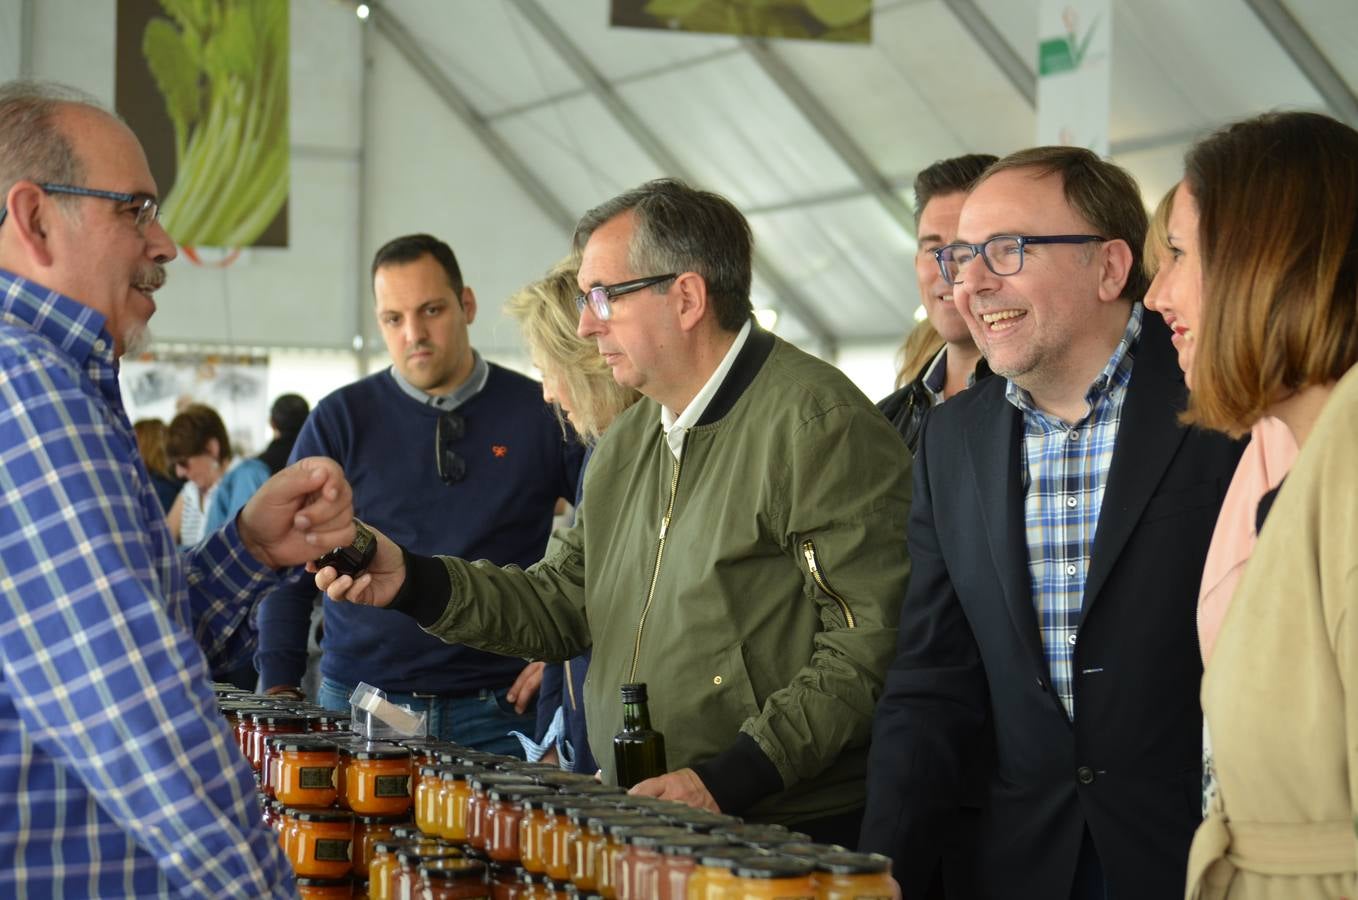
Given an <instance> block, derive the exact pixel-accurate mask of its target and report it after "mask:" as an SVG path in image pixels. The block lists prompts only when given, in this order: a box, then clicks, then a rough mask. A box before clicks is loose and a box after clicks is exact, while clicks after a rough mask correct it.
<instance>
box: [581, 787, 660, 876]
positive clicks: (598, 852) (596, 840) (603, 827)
mask: <svg viewBox="0 0 1358 900" xmlns="http://www.w3.org/2000/svg"><path fill="white" fill-rule="evenodd" d="M656 821H657V820H656V819H653V818H651V817H650V816H643V815H640V814H638V813H635V812H625V811H623V810H620V809H608V808H606V807H601V808H599V809H594V810H590V815H589V818H587V819H586V820H585V836H584V841H583V842H584V845H585V851H586V852H587V853H588V854H589V868H590V870H591V871H592V872H593V875H594V885H593V888H594V890H596V891H598V892H599V893H600V894H601V895H602V896H604V897H616V896H617V892H616V891H615V890H614V885H613V867H614V865H615V864H616V857H617V850H618V849H619V848H620V847H621V846H622V841H621V839H619V840H618V843H617V844H615V845H611V847H610V839H609V829H611V828H613V827H614V826H616V827H617V828H618V829H619V830H621V829H626V828H647V827H649V826H651V825H654V824H655V823H656Z"/></svg>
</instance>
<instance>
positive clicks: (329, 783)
mask: <svg viewBox="0 0 1358 900" xmlns="http://www.w3.org/2000/svg"><path fill="white" fill-rule="evenodd" d="M297 786H298V787H300V788H301V789H302V790H304V791H306V790H323V789H325V788H332V787H334V786H335V767H334V766H303V767H302V768H301V770H300V771H299V772H298V773H297Z"/></svg>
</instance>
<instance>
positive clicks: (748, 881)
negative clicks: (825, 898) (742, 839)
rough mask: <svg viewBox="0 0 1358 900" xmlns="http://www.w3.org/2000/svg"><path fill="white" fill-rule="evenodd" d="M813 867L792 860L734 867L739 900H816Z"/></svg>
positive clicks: (751, 862)
mask: <svg viewBox="0 0 1358 900" xmlns="http://www.w3.org/2000/svg"><path fill="white" fill-rule="evenodd" d="M814 870H815V866H814V864H812V863H809V862H807V861H806V860H804V859H797V858H796V857H792V856H769V857H767V858H765V859H747V860H745V861H743V862H741V863H739V864H738V865H737V866H736V867H735V876H736V883H735V891H736V893H735V896H736V897H738V898H740V900H816V884H815V882H814V881H813V880H812V878H811V873H812V872H813V871H814Z"/></svg>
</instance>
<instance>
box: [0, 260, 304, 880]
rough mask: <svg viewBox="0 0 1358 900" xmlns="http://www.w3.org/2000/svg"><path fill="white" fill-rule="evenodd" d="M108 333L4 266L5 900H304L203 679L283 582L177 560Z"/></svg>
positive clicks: (241, 567) (248, 567) (211, 546)
mask: <svg viewBox="0 0 1358 900" xmlns="http://www.w3.org/2000/svg"><path fill="white" fill-rule="evenodd" d="M103 324H104V319H103V316H101V315H99V314H98V313H95V312H94V311H93V310H91V309H89V308H88V307H86V306H84V305H82V304H80V303H77V302H76V301H74V300H72V299H70V298H68V297H65V296H62V295H61V294H58V293H55V292H53V291H49V290H47V289H45V288H42V287H40V286H39V285H37V284H34V283H32V282H28V281H25V280H23V279H21V278H18V277H16V276H14V275H13V274H11V273H9V272H5V271H3V270H0V666H2V668H0V896H2V897H139V898H140V897H169V896H175V897H180V896H182V897H214V898H215V897H270V898H273V897H292V896H295V892H296V888H295V887H294V886H293V884H292V878H291V869H290V867H289V865H288V862H287V859H286V858H285V857H284V856H283V854H282V852H281V851H280V850H279V847H278V842H277V840H276V838H275V836H274V834H273V833H272V832H271V831H269V830H268V829H266V828H264V827H263V826H262V825H261V823H260V816H259V805H258V803H257V801H256V799H255V790H254V782H253V780H252V776H251V773H250V770H249V766H248V764H247V763H246V762H245V760H244V758H243V757H242V756H241V753H240V751H239V750H238V749H237V748H236V746H235V743H234V742H233V740H232V738H231V735H230V734H229V732H228V730H227V727H226V723H225V721H224V720H223V719H222V718H221V717H220V716H219V715H218V714H217V707H216V701H215V698H214V696H213V694H212V690H211V688H210V687H209V684H208V672H209V669H208V662H207V658H211V659H212V660H213V662H215V663H217V664H219V665H222V666H223V667H226V666H228V665H229V664H230V663H231V662H232V661H235V660H243V659H246V658H248V655H249V653H250V652H251V650H252V648H253V644H254V635H253V632H252V631H251V630H250V628H249V627H248V625H246V624H245V623H246V619H247V615H248V612H249V610H250V607H251V601H252V600H253V598H254V596H255V595H256V593H257V592H258V591H260V589H261V588H263V587H266V586H268V585H270V584H272V583H274V582H275V581H276V580H277V579H276V576H275V575H274V574H273V573H272V572H270V571H268V570H264V569H262V568H261V567H260V566H259V564H258V563H256V562H255V561H254V560H253V559H251V558H250V557H249V555H248V554H247V553H246V552H245V550H244V548H243V547H242V545H241V541H240V536H239V534H238V533H237V532H236V526H235V524H234V522H233V523H231V524H230V525H228V526H227V527H226V528H224V529H222V531H220V532H218V533H217V534H216V535H213V536H211V537H209V538H208V539H207V540H206V541H204V542H203V543H202V544H201V545H200V546H199V547H197V548H196V549H194V550H193V551H191V552H189V553H188V554H187V555H186V556H184V557H182V558H181V557H180V555H179V554H178V553H177V552H176V550H175V547H174V544H173V542H172V540H171V538H170V533H169V530H168V528H167V527H166V524H165V519H164V515H163V514H162V512H161V510H160V507H159V505H158V502H157V500H156V496H155V492H154V490H153V489H152V488H151V484H150V480H149V478H148V477H147V475H146V470H145V468H144V466H143V464H142V462H141V459H140V457H139V456H138V454H137V443H136V439H135V437H134V435H133V432H132V428H131V426H130V424H129V423H128V421H127V413H126V411H125V410H124V408H123V403H122V397H121V394H120V392H119V389H118V380H117V367H116V363H115V362H114V359H113V345H112V341H111V340H110V339H109V335H108V332H107V331H104V330H103ZM242 626H244V627H242ZM205 654H206V658H205Z"/></svg>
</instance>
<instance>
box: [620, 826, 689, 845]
mask: <svg viewBox="0 0 1358 900" xmlns="http://www.w3.org/2000/svg"><path fill="white" fill-rule="evenodd" d="M684 834H685V831H684V829H682V828H675V827H674V826H673V825H651V826H649V827H646V828H633V829H631V830H630V831H624V832H622V833H621V834H619V835H618V837H619V839H620V840H621V841H622V842H623V843H624V844H631V845H632V846H633V847H643V848H646V849H648V850H653V849H655V848H657V847H659V846H660V845H661V844H663V843H664V842H665V841H667V840H670V839H672V838H677V837H681V836H683V835H684Z"/></svg>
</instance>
